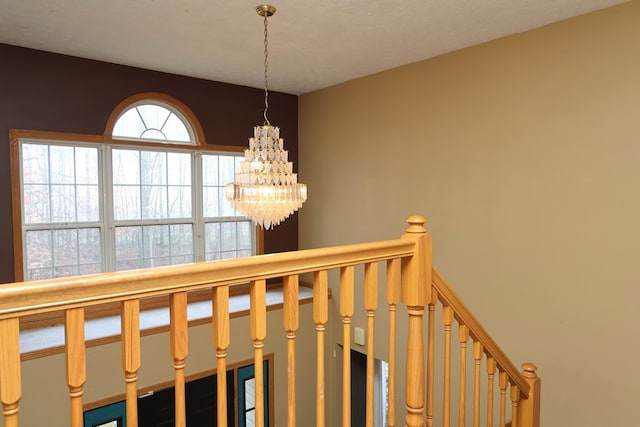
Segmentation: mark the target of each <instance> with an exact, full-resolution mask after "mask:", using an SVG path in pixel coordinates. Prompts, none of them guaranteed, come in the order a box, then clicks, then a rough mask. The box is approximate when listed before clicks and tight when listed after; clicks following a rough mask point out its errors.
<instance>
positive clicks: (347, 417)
mask: <svg viewBox="0 0 640 427" xmlns="http://www.w3.org/2000/svg"><path fill="white" fill-rule="evenodd" d="M353 270H354V269H353V266H347V267H342V268H341V269H340V315H341V316H342V343H343V348H342V426H343V427H349V426H351V316H353V309H354V302H353V292H354V290H353V287H354V282H353Z"/></svg>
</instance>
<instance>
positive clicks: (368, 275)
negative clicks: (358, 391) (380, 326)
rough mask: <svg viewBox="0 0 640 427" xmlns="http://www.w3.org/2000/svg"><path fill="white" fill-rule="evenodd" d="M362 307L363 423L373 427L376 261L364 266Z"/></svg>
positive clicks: (376, 301)
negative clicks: (364, 344) (364, 315)
mask: <svg viewBox="0 0 640 427" xmlns="http://www.w3.org/2000/svg"><path fill="white" fill-rule="evenodd" d="M364 308H365V310H367V392H366V402H367V403H366V415H365V425H366V426H367V427H373V415H374V412H373V409H374V406H373V405H374V394H373V393H374V385H375V382H374V381H375V379H374V374H375V354H374V353H375V349H374V345H373V344H374V338H373V337H374V332H375V330H374V323H375V322H374V320H375V315H376V308H378V263H366V264H365V266H364Z"/></svg>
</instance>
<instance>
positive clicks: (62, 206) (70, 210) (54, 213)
mask: <svg viewBox="0 0 640 427" xmlns="http://www.w3.org/2000/svg"><path fill="white" fill-rule="evenodd" d="M75 221H76V193H75V186H73V185H52V186H51V222H75Z"/></svg>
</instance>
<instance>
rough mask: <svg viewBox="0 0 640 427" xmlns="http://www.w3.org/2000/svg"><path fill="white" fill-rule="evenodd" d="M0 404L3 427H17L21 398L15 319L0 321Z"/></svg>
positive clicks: (18, 334) (17, 334) (18, 346)
mask: <svg viewBox="0 0 640 427" xmlns="http://www.w3.org/2000/svg"><path fill="white" fill-rule="evenodd" d="M0 349H2V351H0V402H2V414H3V416H4V425H5V427H18V412H19V410H20V406H19V404H18V403H19V402H20V398H21V396H22V380H21V376H20V325H19V319H18V318H17V317H14V318H10V319H2V320H0Z"/></svg>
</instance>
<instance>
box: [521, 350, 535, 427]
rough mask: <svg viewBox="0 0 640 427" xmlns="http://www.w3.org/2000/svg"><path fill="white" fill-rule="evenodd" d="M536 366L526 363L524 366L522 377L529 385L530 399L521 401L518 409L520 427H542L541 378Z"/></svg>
mask: <svg viewBox="0 0 640 427" xmlns="http://www.w3.org/2000/svg"><path fill="white" fill-rule="evenodd" d="M537 369H538V368H537V367H536V365H534V364H533V363H524V364H523V365H522V376H523V377H524V378H525V379H526V380H527V382H528V383H529V385H530V386H531V387H530V388H529V397H528V398H527V399H520V405H519V409H518V426H519V427H540V378H539V377H538V374H537V373H536V371H537Z"/></svg>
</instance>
